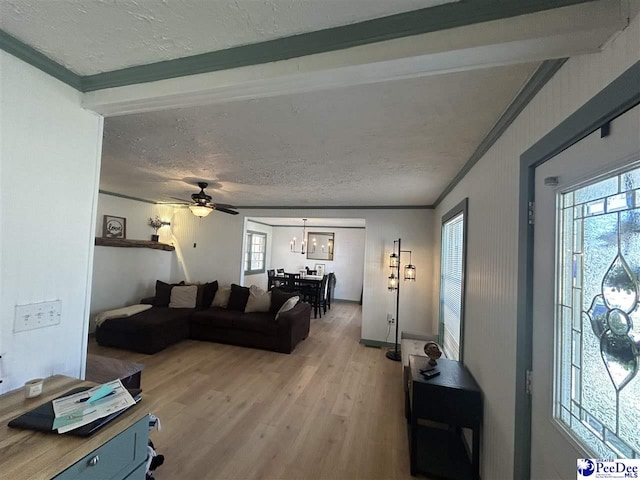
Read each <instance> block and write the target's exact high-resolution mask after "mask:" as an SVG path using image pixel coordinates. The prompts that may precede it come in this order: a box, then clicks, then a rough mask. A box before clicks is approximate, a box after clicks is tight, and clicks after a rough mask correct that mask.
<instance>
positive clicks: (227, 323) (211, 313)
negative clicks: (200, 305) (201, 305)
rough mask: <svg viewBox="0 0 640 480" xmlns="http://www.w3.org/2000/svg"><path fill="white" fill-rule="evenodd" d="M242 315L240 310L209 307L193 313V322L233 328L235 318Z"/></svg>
mask: <svg viewBox="0 0 640 480" xmlns="http://www.w3.org/2000/svg"><path fill="white" fill-rule="evenodd" d="M238 315H240V314H239V313H238V312H234V311H231V310H227V309H225V308H217V307H212V308H207V309H206V310H200V311H198V312H195V313H194V314H193V315H191V323H198V324H200V325H208V326H211V327H213V328H233V319H234V318H237V317H238Z"/></svg>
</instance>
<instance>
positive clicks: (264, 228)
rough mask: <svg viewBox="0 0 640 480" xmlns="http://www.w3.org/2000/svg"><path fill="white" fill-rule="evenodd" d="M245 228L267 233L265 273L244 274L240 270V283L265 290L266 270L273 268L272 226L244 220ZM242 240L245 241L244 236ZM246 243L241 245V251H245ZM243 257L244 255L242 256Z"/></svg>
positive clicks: (266, 284)
mask: <svg viewBox="0 0 640 480" xmlns="http://www.w3.org/2000/svg"><path fill="white" fill-rule="evenodd" d="M246 230H252V231H254V232H262V233H265V234H266V235H267V245H266V249H267V251H266V252H265V260H264V264H265V273H255V274H253V275H245V274H244V272H241V276H240V284H241V285H246V286H249V285H257V286H258V287H260V288H262V289H263V290H266V289H267V287H268V286H269V282H268V280H267V273H266V271H267V270H268V269H270V268H273V267H272V266H271V265H272V262H271V255H272V251H273V227H271V226H269V225H264V224H262V223H256V222H252V221H251V220H247V221H246ZM243 241H246V238H243ZM246 249H247V245H246V243H245V244H244V245H243V252H244V251H246ZM242 258H244V255H243V257H242Z"/></svg>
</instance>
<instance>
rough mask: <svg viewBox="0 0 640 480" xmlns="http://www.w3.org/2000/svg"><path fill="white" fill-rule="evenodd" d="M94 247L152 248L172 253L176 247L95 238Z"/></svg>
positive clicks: (120, 239)
mask: <svg viewBox="0 0 640 480" xmlns="http://www.w3.org/2000/svg"><path fill="white" fill-rule="evenodd" d="M96 245H98V246H101V247H123V248H152V249H154V250H166V251H167V252H173V251H174V250H175V249H176V247H174V246H173V245H169V244H167V243H160V242H152V241H151V240H129V239H128V238H105V237H96Z"/></svg>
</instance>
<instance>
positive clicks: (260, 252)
mask: <svg viewBox="0 0 640 480" xmlns="http://www.w3.org/2000/svg"><path fill="white" fill-rule="evenodd" d="M266 252H267V234H266V233H261V232H251V231H249V232H247V248H246V250H245V252H244V273H245V275H253V274H254V273H264V271H265V256H266Z"/></svg>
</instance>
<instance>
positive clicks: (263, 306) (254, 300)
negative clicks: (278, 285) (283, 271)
mask: <svg viewBox="0 0 640 480" xmlns="http://www.w3.org/2000/svg"><path fill="white" fill-rule="evenodd" d="M270 308H271V292H265V291H264V290H262V289H261V288H260V287H258V286H256V285H251V286H250V287H249V299H248V300H247V306H246V307H244V313H252V312H268V311H269V309H270Z"/></svg>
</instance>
